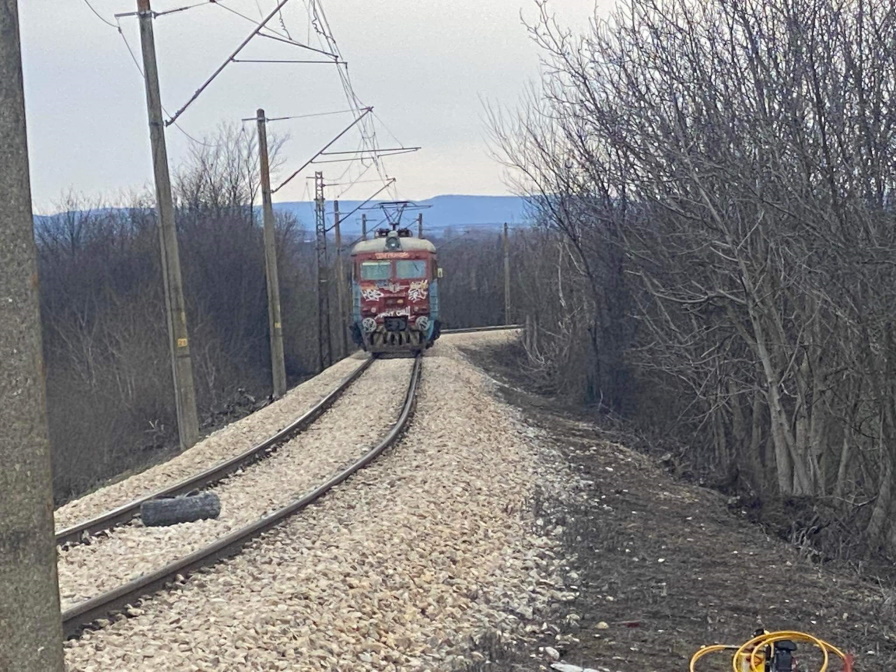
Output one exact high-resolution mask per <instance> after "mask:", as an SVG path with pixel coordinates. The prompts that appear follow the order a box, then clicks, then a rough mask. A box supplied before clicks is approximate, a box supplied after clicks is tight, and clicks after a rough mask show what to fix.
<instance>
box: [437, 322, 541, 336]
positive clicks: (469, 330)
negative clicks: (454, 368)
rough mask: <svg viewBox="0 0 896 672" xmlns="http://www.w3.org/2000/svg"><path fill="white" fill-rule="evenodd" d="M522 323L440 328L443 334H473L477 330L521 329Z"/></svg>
mask: <svg viewBox="0 0 896 672" xmlns="http://www.w3.org/2000/svg"><path fill="white" fill-rule="evenodd" d="M523 327H524V325H522V324H499V325H497V326H495V327H464V328H462V329H442V333H443V334H473V333H476V332H477V331H507V330H510V329H522V328H523Z"/></svg>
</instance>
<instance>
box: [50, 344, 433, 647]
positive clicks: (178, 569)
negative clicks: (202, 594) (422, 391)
mask: <svg viewBox="0 0 896 672" xmlns="http://www.w3.org/2000/svg"><path fill="white" fill-rule="evenodd" d="M421 370H422V357H420V356H417V357H416V358H415V361H414V365H413V368H412V370H411V375H410V381H409V383H408V386H407V389H406V392H405V396H404V401H403V403H402V406H401V410H400V412H399V415H398V419H397V421H396V422H395V424H394V425H393V426H392V428H391V429H390V430H389V432H388V433H387V435H386V436H385V438H383V439H382V440H381V441H380V442H379V443H378V444H377V445H376V446H375V447H373V448H372V449H370V450H369V451H367V452H366V453H365V454H364V455H363V456H362V457H361V458H360V459H358V460H357V461H355V462H354V463H352V464H351V465H350V466H348V467H347V468H345V469H343V470H342V471H341V472H339V473H338V474H336V475H335V476H333V477H331V478H330V479H329V480H327V481H326V482H325V483H323V484H322V485H320V486H318V487H317V488H316V489H314V490H313V491H311V492H309V493H307V494H305V495H303V496H302V497H301V498H299V499H297V500H295V501H293V502H291V503H289V504H287V505H286V506H284V507H282V508H280V509H278V510H276V511H274V512H272V513H269V514H267V515H265V516H263V517H261V518H260V519H258V520H256V521H255V522H253V523H251V524H249V525H246V526H245V527H243V528H241V529H238V530H236V531H234V532H232V533H230V534H228V535H227V536H225V537H223V538H221V539H219V540H217V541H215V542H214V543H212V544H210V545H208V546H206V547H205V548H202V549H199V550H197V551H194V552H192V553H190V554H188V555H186V556H184V557H182V558H180V559H178V560H176V561H174V562H171V563H169V564H167V565H165V566H164V567H161V568H159V569H157V570H155V571H153V572H151V573H149V574H146V575H144V576H141V577H140V578H138V579H136V580H134V581H131V582H129V583H127V584H124V585H122V586H120V587H118V588H116V589H114V590H111V591H108V592H106V593H103V594H101V595H98V596H96V597H94V598H91V599H89V600H86V601H84V602H81V603H79V604H77V605H75V606H74V607H71V608H69V609H67V610H66V611H64V612H63V614H62V621H63V629H64V632H65V635H66V637H72V636H75V635H77V634H78V633H80V632H81V631H82V630H83V629H84V628H85V627H87V626H89V625H90V624H91V623H94V622H96V621H98V620H100V619H103V618H105V617H108V616H110V615H112V614H114V613H116V612H123V611H124V613H127V612H126V610H127V609H128V607H129V606H130V605H134V604H135V603H136V602H137V601H138V600H139V599H140V598H141V597H144V596H146V595H149V594H152V593H154V592H157V591H158V590H160V589H163V588H164V587H165V586H166V585H167V584H169V583H171V582H174V581H176V580H177V579H178V577H186V576H189V575H190V574H191V573H193V572H195V571H196V570H198V569H200V568H202V567H208V566H210V565H213V564H215V563H217V562H219V561H220V560H222V559H224V558H228V557H231V556H233V555H236V554H237V553H239V552H240V550H241V549H242V548H243V546H245V545H246V544H247V543H248V542H249V541H251V540H253V539H255V538H256V537H257V536H258V535H260V534H262V533H264V532H266V531H267V530H270V529H271V528H273V527H274V526H276V525H278V524H279V523H280V522H282V521H283V520H285V519H286V518H288V517H289V516H291V515H293V514H295V513H297V512H298V511H301V510H302V509H304V508H305V507H307V506H308V505H309V504H311V503H313V502H314V501H316V500H318V499H319V498H321V497H322V496H323V495H325V494H326V493H327V492H328V491H329V490H331V489H332V488H334V487H335V486H337V485H339V484H340V483H342V482H343V481H345V480H346V479H348V478H349V477H350V476H351V475H352V474H354V473H356V472H357V471H359V470H360V469H363V468H364V467H365V466H367V465H368V464H369V463H370V462H372V461H373V460H374V459H376V458H377V457H378V456H379V455H380V454H381V453H382V452H383V451H385V450H386V449H387V448H389V447H390V446H391V445H393V444H394V443H395V442H396V441H397V440H398V439H399V437H400V436H401V435H402V434H403V432H404V431H405V429H406V427H407V425H408V423H409V421H410V419H411V417H412V416H413V412H414V408H415V406H416V398H417V389H418V386H419V381H420V374H421ZM357 376H360V373H359V372H355V373H354V374H352V376H349V378H347V379H346V381H343V383H342V384H341V385H340V388H342V387H343V385H345V387H348V385H350V384H351V383H350V379H352V378H353V377H355V378H356V377H357ZM346 383H347V384H346ZM337 389H339V388H337ZM343 391H344V390H343ZM334 393H335V390H334ZM333 401H335V399H333ZM315 409H316V407H315ZM315 409H312V411H309V413H308V414H306V416H303V418H300V420H302V419H304V418H305V417H307V416H308V415H310V414H311V413H314V412H315ZM324 410H326V409H322V410H320V411H319V412H318V413H317V415H320V414H321V413H323V411H324ZM315 417H317V416H315ZM311 421H313V419H312V420H311ZM298 422H299V421H297V422H296V423H293V425H291V426H290V428H292V429H293V431H296V430H295V425H296V424H297V423H298ZM290 428H287V429H290ZM283 431H284V432H285V431H286V430H283ZM281 434H283V432H280V433H278V435H277V437H280V435H281ZM272 439H274V437H272ZM278 440H279V441H282V437H281V438H279V439H278ZM269 441H270V440H269ZM267 443H268V442H265V444H267ZM275 443H276V442H275ZM265 444H261V445H265ZM272 445H273V444H272ZM256 448H257V447H256ZM249 452H251V451H247V453H245V454H244V455H248V453H249ZM258 452H263V450H260V451H258ZM239 457H240V458H242V457H243V455H241V456H239ZM236 459H237V458H234V460H231V461H230V462H235V461H236ZM250 461H251V460H250ZM221 466H223V465H221ZM237 468H239V467H237ZM234 470H235V469H234ZM211 471H213V470H209V472H211ZM209 472H205V473H204V474H200V476H204V475H205V474H207V473H209ZM230 473H232V472H230ZM220 478H221V477H219V479H218V480H220ZM193 480H194V479H191V481H193ZM182 485H183V484H178V486H172V487H179V486H182ZM121 508H122V509H124V508H125V507H121ZM137 508H138V509H139V504H138V505H137Z"/></svg>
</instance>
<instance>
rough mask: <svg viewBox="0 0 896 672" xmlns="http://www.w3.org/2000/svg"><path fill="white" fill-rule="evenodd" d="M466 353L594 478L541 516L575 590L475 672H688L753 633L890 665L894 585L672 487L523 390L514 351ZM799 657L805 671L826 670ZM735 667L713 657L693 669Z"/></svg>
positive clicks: (875, 670)
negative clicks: (789, 637) (710, 654)
mask: <svg viewBox="0 0 896 672" xmlns="http://www.w3.org/2000/svg"><path fill="white" fill-rule="evenodd" d="M466 353H467V356H468V357H469V358H470V359H471V360H472V361H473V362H475V363H477V364H478V365H479V366H481V367H482V368H483V369H485V370H486V371H487V372H488V373H489V374H490V375H492V376H493V377H494V378H495V379H496V380H498V381H500V382H503V383H506V384H507V385H502V386H501V387H500V388H499V389H500V392H499V394H500V395H501V396H502V397H503V398H504V399H505V400H506V401H508V402H509V403H510V404H512V405H514V406H516V407H518V408H519V409H521V411H522V413H523V416H524V418H525V419H526V422H527V423H529V424H530V425H531V426H532V427H533V428H534V429H535V430H536V431H538V433H539V435H540V436H541V440H542V441H544V442H545V443H547V444H548V445H554V446H555V447H556V448H557V449H559V450H560V451H561V452H562V454H563V455H564V456H565V458H566V459H567V460H568V462H569V464H570V465H571V466H572V467H573V468H574V470H576V471H577V472H578V473H579V474H581V476H582V478H584V479H585V481H586V483H589V484H588V485H587V489H588V492H587V493H586V494H585V496H584V497H583V496H581V495H580V494H576V495H575V496H571V497H570V498H569V499H570V501H567V502H562V503H561V502H557V501H547V502H545V503H544V504H543V514H542V519H543V524H544V525H545V526H546V528H548V530H549V532H554V533H555V534H557V535H559V536H560V537H561V538H562V539H563V542H564V546H565V549H566V552H567V554H568V558H569V567H570V569H569V571H570V576H571V577H572V578H573V579H575V580H576V582H577V583H578V596H577V597H576V599H575V600H573V601H571V602H566V603H559V604H557V605H556V613H555V614H554V617H553V618H552V619H550V620H549V621H548V622H547V623H545V624H542V623H535V624H533V625H532V626H530V627H529V630H530V631H531V636H530V637H529V638H528V641H525V642H520V643H517V644H515V645H510V646H508V645H495V646H493V645H489V644H487V643H486V644H483V652H484V653H486V655H487V656H488V657H489V658H491V660H492V661H493V662H491V663H490V664H484V663H474V664H471V665H470V666H468V668H467V669H468V670H476V671H479V670H482V671H484V670H490V671H492V672H495V671H497V670H507V671H511V670H512V671H527V670H544V669H549V667H548V666H549V664H550V662H551V659H550V656H549V655H548V654H550V653H552V652H550V651H546V650H545V648H544V647H552V648H553V649H555V650H556V651H557V652H558V653H559V654H560V656H561V660H562V661H564V662H566V663H570V664H574V665H578V666H582V667H590V668H594V669H597V670H601V671H605V670H610V671H612V672H654V671H655V672H670V671H672V670H686V669H687V661H688V659H689V657H690V655H691V654H692V653H693V652H694V651H695V650H696V649H697V648H698V647H699V646H700V645H703V644H711V643H716V642H722V643H738V644H739V643H741V642H743V641H745V640H747V639H749V638H750V636H751V633H752V632H753V631H754V630H755V629H756V628H759V627H765V628H766V629H769V630H779V629H794V630H800V631H804V632H809V633H811V634H814V635H816V636H819V637H821V638H823V639H826V640H827V641H829V642H831V643H833V644H835V645H837V646H839V647H841V648H844V649H847V650H849V651H850V652H853V653H855V654H856V655H857V662H858V665H857V669H858V670H860V671H862V672H884V671H885V670H886V671H887V672H891V671H892V670H893V669H896V590H893V588H892V587H884V586H874V585H871V584H870V583H868V582H861V581H859V580H858V579H856V578H855V577H852V576H846V575H844V574H837V573H834V572H831V571H828V570H826V569H824V568H820V567H818V566H814V565H812V564H810V563H809V562H808V561H806V560H804V559H803V558H801V557H800V556H799V554H798V553H797V551H796V550H795V549H794V548H793V547H791V546H788V545H786V544H785V543H783V542H781V541H779V540H777V539H772V538H769V537H767V536H766V535H765V534H764V533H763V532H762V530H761V529H760V528H758V527H757V526H755V525H753V524H751V523H749V522H747V521H746V520H745V518H744V517H743V515H742V514H740V513H738V512H730V511H728V509H727V507H726V501H725V498H724V497H723V496H722V495H720V494H718V493H715V492H712V491H710V490H706V489H702V488H698V487H694V486H691V485H686V484H682V483H679V482H676V481H675V480H674V479H673V478H672V477H671V476H669V475H668V474H667V473H665V471H663V470H662V469H661V468H660V467H659V465H657V464H655V463H654V462H653V461H652V460H651V459H649V458H647V457H645V456H643V455H641V454H637V453H634V452H633V451H630V450H628V449H626V448H625V447H623V446H619V445H616V444H612V443H609V442H607V441H605V440H602V439H601V438H600V437H601V432H600V429H599V428H598V427H596V426H594V425H592V424H590V423H587V422H582V421H581V420H577V419H575V418H573V417H572V415H571V414H570V413H568V412H566V410H565V409H563V408H562V407H560V406H559V405H557V404H553V403H551V402H550V401H549V400H546V399H544V398H543V397H537V396H534V395H531V394H529V393H528V392H525V391H523V390H524V389H525V382H524V381H523V380H522V379H521V378H520V375H519V367H518V366H517V365H516V364H515V362H514V361H513V360H511V359H508V357H507V348H506V344H505V345H503V346H502V345H500V344H498V345H495V346H491V347H488V348H481V347H480V348H476V349H468V350H466ZM558 527H559V528H560V529H557V528H558ZM803 656H804V660H803V664H804V667H801V668H800V669H801V670H803V671H805V672H809V671H810V670H817V669H818V667H819V666H818V665H816V664H809V663H811V661H812V659H811V657H806V655H805V654H803ZM730 665H731V663H730V659H729V658H718V659H717V662H716V663H712V662H710V663H708V664H706V665H702V666H701V667H700V668H699V669H700V670H706V671H707V672H710V671H712V670H730V669H731V666H730ZM830 669H832V670H839V669H840V668H839V667H838V666H836V665H833V664H832V667H831V668H830Z"/></svg>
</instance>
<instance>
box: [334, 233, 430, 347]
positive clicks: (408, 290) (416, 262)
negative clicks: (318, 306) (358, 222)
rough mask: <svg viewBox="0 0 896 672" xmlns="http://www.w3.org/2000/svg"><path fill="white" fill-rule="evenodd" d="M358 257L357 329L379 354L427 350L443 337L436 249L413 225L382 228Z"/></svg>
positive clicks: (358, 337)
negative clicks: (417, 234) (414, 233)
mask: <svg viewBox="0 0 896 672" xmlns="http://www.w3.org/2000/svg"><path fill="white" fill-rule="evenodd" d="M351 259H352V315H351V332H352V338H353V340H354V341H355V343H356V344H357V345H358V346H359V347H361V348H362V349H364V350H366V351H368V352H370V353H373V354H380V353H387V352H421V351H422V350H425V349H426V348H428V347H430V346H431V345H432V344H433V343H434V342H435V340H436V339H437V338H438V337H439V331H440V327H439V282H438V279H439V277H440V275H441V270H440V269H439V267H438V261H437V258H436V248H435V245H433V244H432V243H431V242H430V241H428V240H424V239H422V238H415V237H413V236H411V232H410V230H409V229H401V228H397V227H393V228H392V229H391V230H390V229H378V230H377V231H376V232H375V236H374V238H373V239H372V240H364V241H361V242H359V243H357V244H356V245H355V246H354V247H353V248H352V252H351Z"/></svg>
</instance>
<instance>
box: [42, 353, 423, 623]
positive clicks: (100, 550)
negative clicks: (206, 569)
mask: <svg viewBox="0 0 896 672" xmlns="http://www.w3.org/2000/svg"><path fill="white" fill-rule="evenodd" d="M411 366H412V360H410V359H396V360H382V361H378V362H374V365H373V366H372V367H371V368H370V369H369V370H368V371H367V372H365V373H364V375H363V376H362V377H361V378H360V379H359V380H358V381H357V382H356V383H354V384H353V385H352V387H351V388H349V390H347V391H346V393H345V394H344V396H343V397H341V398H340V399H339V400H338V401H337V402H336V403H335V404H334V405H333V407H332V408H331V409H330V410H329V411H327V412H326V413H325V414H324V415H323V416H322V417H321V418H319V419H318V420H317V422H315V424H314V425H313V426H312V427H310V428H309V429H308V430H307V431H305V432H303V433H302V434H300V435H299V436H297V437H296V438H295V439H293V440H292V441H290V442H289V443H287V444H285V445H284V446H282V447H281V448H280V450H278V451H277V452H276V453H275V454H274V455H272V456H271V457H270V458H268V459H266V460H264V461H262V462H259V463H257V464H255V465H252V466H250V467H248V468H247V469H246V470H245V471H244V472H242V473H240V472H238V473H237V474H234V475H233V476H231V477H230V478H228V479H227V480H225V481H223V482H222V483H220V484H219V485H217V486H216V487H215V488H213V489H212V491H213V492H214V493H215V494H217V495H218V497H219V498H220V501H221V513H220V516H219V517H218V518H216V519H210V520H200V521H196V522H192V523H184V524H180V525H174V526H170V527H144V526H143V525H142V524H140V523H139V522H135V523H132V524H129V525H125V526H122V527H119V528H116V529H115V530H114V531H112V532H111V533H110V534H109V535H101V536H97V537H95V538H94V539H93V541H92V543H90V544H78V545H75V546H72V547H71V548H68V549H66V550H63V551H61V552H60V554H59V563H58V567H59V589H60V596H61V598H62V606H63V609H66V608H68V607H71V606H73V605H74V604H76V603H78V602H81V601H83V600H86V599H89V598H91V597H95V596H96V595H99V594H100V593H102V592H105V591H108V590H112V589H113V588H116V587H118V586H119V585H122V584H124V583H127V582H128V581H131V580H133V579H135V578H138V577H139V576H141V575H143V574H147V573H149V572H150V571H152V570H155V569H158V568H159V567H162V566H163V565H165V564H167V563H169V562H172V561H174V560H177V559H179V558H182V557H184V556H185V555H187V554H188V553H190V552H192V551H194V550H197V549H200V548H202V547H204V546H207V545H209V544H211V543H212V542H213V541H215V540H216V539H219V538H221V537H223V536H225V535H227V534H229V533H230V532H233V531H235V530H237V529H239V528H241V527H243V526H245V525H248V524H249V523H252V522H254V521H255V520H257V519H258V518H260V517H261V516H263V515H264V514H266V513H269V512H271V511H273V510H276V509H279V508H281V507H283V506H286V505H287V504H289V503H290V502H291V501H293V500H295V499H297V498H298V497H299V496H300V495H302V494H304V493H305V492H307V491H310V490H312V489H313V488H314V487H316V486H317V485H319V484H320V483H322V482H323V481H325V480H326V479H327V478H328V477H330V476H332V475H334V474H335V473H337V472H338V471H340V470H342V469H343V468H344V467H345V466H347V465H348V464H350V463H352V462H354V461H356V460H357V459H358V458H359V457H361V455H363V454H364V453H365V452H367V450H369V449H370V448H371V447H373V446H374V445H376V444H377V443H378V441H379V440H380V439H381V438H382V436H384V435H385V434H386V433H387V432H388V430H389V428H390V427H391V426H392V425H393V424H394V422H395V419H396V418H397V416H398V413H399V411H400V408H401V402H402V401H403V399H404V392H405V389H406V387H407V383H408V380H409V378H410V370H411Z"/></svg>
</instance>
